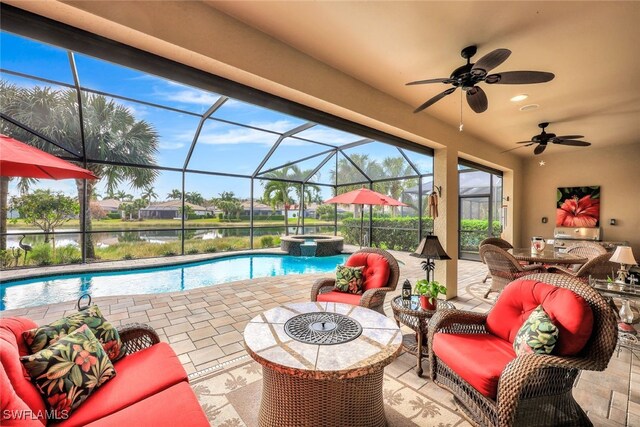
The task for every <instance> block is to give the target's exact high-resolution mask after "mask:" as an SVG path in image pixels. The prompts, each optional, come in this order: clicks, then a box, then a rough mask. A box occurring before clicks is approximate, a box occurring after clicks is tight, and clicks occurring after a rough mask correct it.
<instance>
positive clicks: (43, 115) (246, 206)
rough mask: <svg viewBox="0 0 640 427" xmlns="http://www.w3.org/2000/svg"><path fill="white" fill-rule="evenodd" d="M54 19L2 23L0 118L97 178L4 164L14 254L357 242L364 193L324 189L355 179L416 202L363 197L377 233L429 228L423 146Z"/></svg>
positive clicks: (381, 243)
mask: <svg viewBox="0 0 640 427" xmlns="http://www.w3.org/2000/svg"><path fill="white" fill-rule="evenodd" d="M7 19H8V21H7V22H6V24H7V25H5V21H3V26H4V28H5V29H8V30H13V26H12V25H11V20H10V18H7ZM47 25H53V24H51V23H47ZM56 25H57V26H56V27H52V28H47V30H48V31H47V32H46V33H45V31H44V30H33V29H32V30H29V28H28V27H27V29H24V28H21V29H20V30H19V31H16V32H19V33H21V34H20V35H19V34H17V33H16V32H9V31H2V33H1V39H0V43H1V44H2V56H1V66H2V77H1V81H0V105H1V113H0V126H1V129H0V132H1V133H3V134H5V135H8V136H11V137H13V138H16V139H18V140H21V141H23V142H26V143H28V144H30V145H34V146H36V147H38V148H40V149H42V150H45V151H47V152H49V153H51V154H54V155H56V156H59V157H61V158H64V159H66V160H69V161H73V162H75V163H77V164H79V165H81V166H83V167H86V168H88V169H90V170H91V171H92V172H94V174H96V176H98V177H99V180H97V181H95V182H91V181H87V182H85V181H80V180H78V181H75V180H66V181H53V180H38V181H35V180H29V179H18V178H13V179H7V178H2V179H3V181H2V190H3V191H2V193H3V194H2V204H3V206H2V209H3V213H5V214H6V215H7V218H3V220H2V230H1V238H2V241H1V249H2V256H3V265H4V267H5V268H13V267H16V266H17V267H22V266H23V265H29V266H36V265H48V264H60V263H75V262H91V261H96V260H115V259H132V258H142V257H153V256H170V255H180V254H195V253H205V252H219V251H230V250H241V249H257V248H268V247H276V246H278V245H279V239H280V236H282V235H285V234H329V235H335V234H338V235H342V236H344V237H345V241H346V243H353V244H356V243H357V242H358V241H359V240H360V226H359V224H360V223H359V218H360V210H359V209H360V207H357V206H355V207H354V206H349V205H344V206H343V205H339V206H336V205H326V204H324V203H323V200H326V199H329V198H330V197H332V196H334V195H336V194H340V193H343V192H346V191H351V190H353V189H355V188H359V187H362V186H366V187H367V188H371V189H373V190H375V191H378V192H381V193H384V194H387V195H389V196H391V197H393V198H395V199H398V200H401V201H403V202H404V203H405V204H407V205H408V206H407V207H402V208H391V207H386V208H380V207H374V208H370V207H368V206H366V207H365V208H364V216H365V221H366V226H365V230H364V234H365V235H364V236H363V237H364V240H365V242H366V243H367V244H368V245H372V246H377V247H383V248H389V249H398V250H411V249H413V248H415V247H416V246H417V244H418V242H419V241H420V238H421V236H422V235H423V234H424V233H426V232H427V231H430V230H431V229H432V220H431V218H428V217H426V212H427V209H426V203H427V200H428V194H429V193H430V192H431V190H432V181H433V179H432V176H433V156H432V152H431V151H430V150H429V149H428V148H425V147H421V146H418V145H416V144H411V143H409V142H407V141H404V140H400V139H398V138H396V137H392V136H390V135H387V134H384V133H381V132H378V131H375V130H373V129H369V128H365V127H363V126H361V125H357V124H354V123H350V122H346V121H344V120H342V119H339V118H336V117H333V116H329V115H327V114H325V113H322V112H318V111H316V110H311V109H309V108H307V107H302V106H300V105H298V104H293V103H291V102H288V101H285V100H282V99H280V98H275V97H272V96H270V95H268V94H265V93H262V92H259V91H256V90H253V89H251V88H246V87H242V86H240V85H238V84H234V83H233V82H228V81H224V79H221V78H219V77H216V76H211V75H208V74H205V73H203V72H201V71H197V70H193V69H186V68H187V67H184V66H180V65H179V64H175V63H171V62H170V61H167V60H164V59H162V58H157V57H153V58H151V59H152V60H150V59H149V57H148V56H146V57H141V58H139V60H137V59H136V57H135V55H134V54H136V53H137V52H139V51H136V50H134V49H132V48H129V47H126V46H123V45H117V46H116V47H115V48H114V47H113V46H112V45H110V44H109V42H108V41H105V40H104V39H100V38H98V37H97V36H94V35H89V34H88V33H82V32H80V31H79V30H74V37H66V38H65V37H64V35H65V32H67V31H70V30H69V28H65V27H60V24H56ZM45 27H46V25H45ZM25 35H28V36H29V37H25ZM88 38H90V39H91V41H92V43H82V41H83V40H84V41H86V39H88ZM38 39H39V40H44V42H43V41H39V40H38ZM96 40H97V41H96ZM45 42H46V43H45ZM100 43H102V44H103V45H104V47H105V49H104V50H103V51H101V50H100V49H98V48H96V46H100ZM110 43H113V42H110ZM87 46H88V47H87ZM107 48H109V49H107ZM88 53H89V54H88ZM146 55H149V54H146ZM132 57H133V59H132ZM105 59H108V60H105ZM163 61H166V64H165V63H164V62H163ZM120 64H126V65H127V66H124V65H120ZM158 64H164V65H166V66H162V67H158ZM154 67H155V68H154ZM181 67H182V68H181ZM194 76H196V77H194ZM213 89H216V90H215V91H214V90H213ZM354 216H355V219H354ZM45 218H46V219H45ZM25 245H28V246H29V247H30V250H29V251H28V254H26V256H25V253H24V247H25Z"/></svg>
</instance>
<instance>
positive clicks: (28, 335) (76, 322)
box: [22, 305, 124, 362]
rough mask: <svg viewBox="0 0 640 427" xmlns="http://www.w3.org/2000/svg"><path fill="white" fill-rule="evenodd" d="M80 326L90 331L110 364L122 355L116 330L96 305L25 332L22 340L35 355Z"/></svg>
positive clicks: (120, 343)
mask: <svg viewBox="0 0 640 427" xmlns="http://www.w3.org/2000/svg"><path fill="white" fill-rule="evenodd" d="M82 325H87V326H88V327H89V328H90V329H91V332H93V334H94V335H95V336H96V338H97V339H98V341H100V343H101V344H102V347H103V348H104V351H105V352H106V353H107V356H109V359H110V360H111V361H112V362H115V361H116V360H118V359H119V358H120V357H121V356H123V355H124V351H123V350H122V341H120V334H118V330H117V329H116V328H115V327H114V326H113V325H112V324H111V323H110V322H108V321H107V320H106V319H105V318H104V316H102V313H101V312H100V309H99V308H98V306H97V305H92V306H90V307H88V308H85V309H84V310H81V311H79V312H77V313H74V314H72V315H70V316H67V317H63V318H62V319H60V320H56V321H55V322H53V323H51V324H49V325H46V326H41V327H39V328H35V329H31V330H29V331H25V332H23V333H22V338H24V341H25V343H26V344H27V346H28V347H29V349H31V352H32V353H36V352H38V351H40V350H42V349H43V348H46V347H49V346H50V345H52V344H55V343H56V342H58V340H60V338H63V337H65V336H67V335H69V334H70V333H71V332H73V331H75V330H76V329H78V328H79V327H80V326H82Z"/></svg>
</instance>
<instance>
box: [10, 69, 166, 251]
mask: <svg viewBox="0 0 640 427" xmlns="http://www.w3.org/2000/svg"><path fill="white" fill-rule="evenodd" d="M81 96H82V107H83V109H82V111H83V118H84V123H83V124H84V146H85V154H86V156H87V158H88V159H97V160H101V161H104V162H106V163H89V164H88V165H87V169H89V170H90V171H91V172H93V173H94V175H96V176H97V177H98V179H99V180H105V186H106V191H107V193H112V192H114V191H115V189H116V188H117V187H118V186H119V185H120V184H122V183H129V185H130V186H131V187H132V188H134V189H141V188H145V187H147V186H149V185H151V184H152V183H153V181H154V180H155V178H156V177H157V175H158V171H157V170H154V169H151V168H136V167H132V166H130V165H131V164H140V165H148V166H152V165H155V164H156V155H157V150H158V134H157V132H156V131H155V129H154V127H153V126H152V125H151V124H150V123H148V122H146V121H144V120H137V119H136V118H135V116H134V115H133V113H132V112H131V110H129V109H128V108H127V107H125V106H124V105H121V104H118V103H116V102H115V101H113V100H111V99H109V98H107V97H105V96H103V95H96V94H89V93H86V92H83V93H82V95H81ZM0 103H1V104H2V107H3V110H4V112H5V114H7V115H9V116H11V117H13V118H14V119H15V120H17V121H18V122H20V123H23V124H25V125H27V126H29V127H30V128H32V129H36V130H38V131H39V132H40V133H42V134H43V135H45V136H46V137H48V138H50V139H51V140H53V141H56V142H58V143H59V144H60V145H62V146H64V147H65V148H67V149H69V150H70V151H72V152H76V153H80V154H81V150H82V143H81V140H82V138H81V136H80V122H79V120H78V96H77V92H76V91H75V90H72V89H63V90H56V89H52V88H50V87H46V86H45V87H40V86H34V87H31V88H25V87H17V86H16V85H12V84H10V83H7V82H5V81H2V82H0ZM6 126H8V125H6ZM14 132H15V133H14ZM9 135H11V136H13V137H16V138H18V139H20V140H22V141H24V142H27V143H29V144H30V145H34V146H36V147H38V148H41V149H44V150H45V151H49V152H54V154H60V153H62V152H63V150H61V149H58V148H56V147H52V146H51V144H49V143H47V142H46V141H43V140H42V139H40V138H38V137H36V136H35V135H32V134H30V133H28V132H24V131H22V130H18V131H16V127H15V126H12V129H10V132H9ZM65 154H67V155H68V153H65ZM79 160H80V159H79ZM79 160H78V163H80V161H79ZM123 164H127V166H124V165H123ZM95 184H96V181H94V180H76V187H77V191H78V198H79V200H80V202H81V205H84V206H85V207H86V211H85V212H82V213H81V217H82V218H84V225H85V230H86V231H91V229H92V222H91V215H90V212H89V209H90V203H89V202H88V201H89V200H91V198H92V195H93V190H94V186H95ZM85 194H86V195H87V203H82V202H83V201H84V197H85ZM0 202H1V201H0ZM2 207H3V208H4V207H5V206H4V205H3V206H2ZM85 248H86V256H87V258H95V249H94V245H93V235H92V234H91V233H87V234H86V240H85Z"/></svg>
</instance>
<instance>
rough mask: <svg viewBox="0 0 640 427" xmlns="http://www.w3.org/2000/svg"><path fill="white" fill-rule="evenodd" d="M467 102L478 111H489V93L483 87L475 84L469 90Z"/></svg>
mask: <svg viewBox="0 0 640 427" xmlns="http://www.w3.org/2000/svg"><path fill="white" fill-rule="evenodd" d="M467 102H468V103H469V107H471V109H472V110H473V111H475V112H476V113H483V112H485V111H487V107H488V106H489V102H488V101H487V95H486V94H485V93H484V91H483V90H482V88H480V87H478V86H474V87H472V88H471V89H469V90H468V91H467Z"/></svg>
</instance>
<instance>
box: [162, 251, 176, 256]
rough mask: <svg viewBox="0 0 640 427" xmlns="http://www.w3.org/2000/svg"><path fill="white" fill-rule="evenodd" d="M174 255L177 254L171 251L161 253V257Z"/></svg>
mask: <svg viewBox="0 0 640 427" xmlns="http://www.w3.org/2000/svg"><path fill="white" fill-rule="evenodd" d="M176 255H178V254H177V253H176V252H174V251H171V250H168V251H164V252H163V253H162V256H176Z"/></svg>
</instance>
